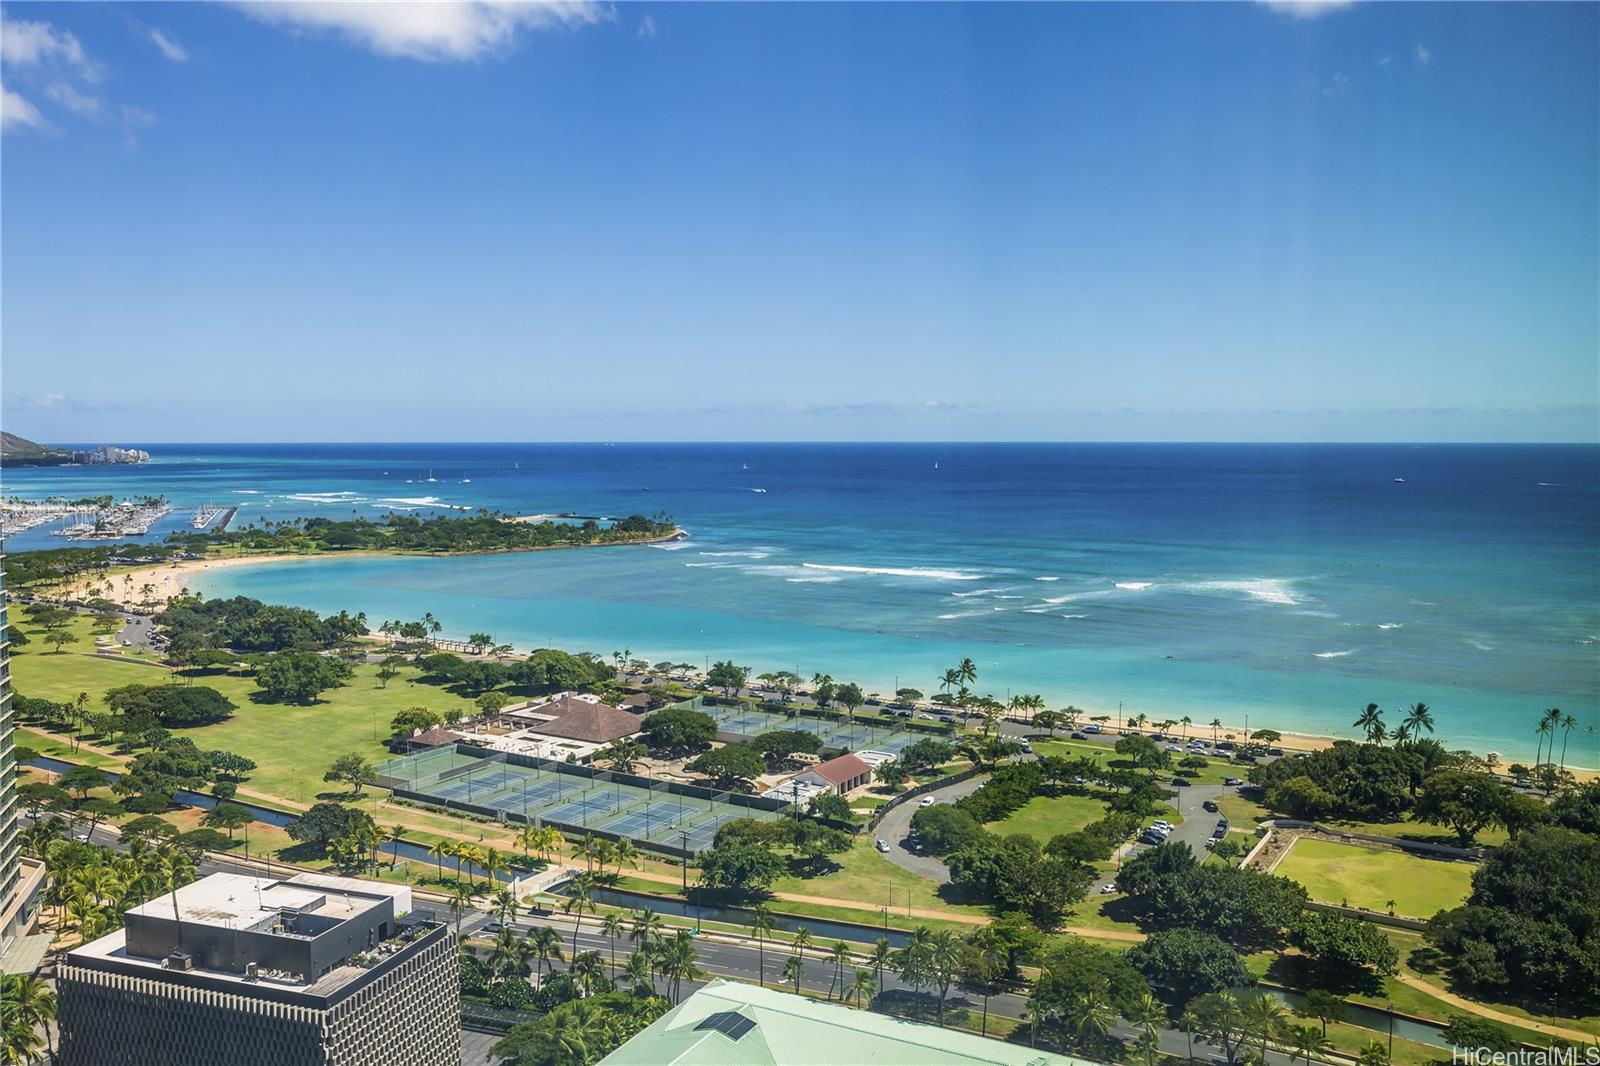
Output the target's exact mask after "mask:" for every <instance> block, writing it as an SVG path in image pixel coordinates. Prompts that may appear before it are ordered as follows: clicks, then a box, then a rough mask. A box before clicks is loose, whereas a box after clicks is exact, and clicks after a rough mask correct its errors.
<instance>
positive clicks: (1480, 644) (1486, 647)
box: [1466, 637, 1494, 651]
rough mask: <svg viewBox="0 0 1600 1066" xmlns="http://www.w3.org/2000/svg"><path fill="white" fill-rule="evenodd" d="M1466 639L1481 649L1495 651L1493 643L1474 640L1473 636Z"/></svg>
mask: <svg viewBox="0 0 1600 1066" xmlns="http://www.w3.org/2000/svg"><path fill="white" fill-rule="evenodd" d="M1466 639H1467V643H1468V644H1470V645H1472V646H1473V647H1474V648H1477V649H1478V650H1479V651H1494V645H1493V644H1485V643H1484V642H1483V641H1481V640H1473V639H1472V638H1471V637H1468V638H1466Z"/></svg>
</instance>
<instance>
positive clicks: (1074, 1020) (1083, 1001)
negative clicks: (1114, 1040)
mask: <svg viewBox="0 0 1600 1066" xmlns="http://www.w3.org/2000/svg"><path fill="white" fill-rule="evenodd" d="M1066 1022H1067V1026H1068V1028H1070V1029H1071V1031H1072V1034H1073V1037H1074V1038H1075V1040H1076V1041H1077V1042H1078V1044H1079V1046H1083V1045H1086V1044H1090V1043H1098V1042H1099V1041H1101V1040H1103V1039H1105V1035H1106V1034H1107V1033H1109V1032H1110V1031H1111V1027H1112V1026H1114V1025H1116V1024H1117V1012H1116V1011H1115V1010H1114V1009H1112V1006H1111V1004H1110V1003H1109V1002H1107V1001H1106V998H1105V996H1104V995H1103V994H1101V993H1100V991H1099V990H1097V989H1091V990H1089V991H1088V992H1085V993H1083V994H1082V995H1080V996H1075V997H1073V999H1072V1001H1071V1002H1070V1003H1069V1004H1068V1006H1067V1017H1066Z"/></svg>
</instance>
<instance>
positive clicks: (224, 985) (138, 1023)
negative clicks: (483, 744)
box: [57, 873, 461, 1066]
mask: <svg viewBox="0 0 1600 1066" xmlns="http://www.w3.org/2000/svg"><path fill="white" fill-rule="evenodd" d="M410 911H411V890H410V889H409V888H407V887H404V886H400V885H387V884H382V883H379V882H375V881H359V880H355V879H353V878H345V877H326V876H322V875H319V874H308V873H303V874H297V875H296V876H294V877H291V878H288V879H287V880H277V879H273V878H263V877H249V876H245V875H241V874H212V875H211V876H210V877H206V878H203V879H201V880H199V881H196V882H194V883H192V884H189V885H185V886H184V887H182V888H180V889H178V890H177V891H176V892H169V893H167V894H166V895H163V896H158V897H156V898H155V899H152V900H150V901H149V902H148V903H145V904H142V905H140V906H138V907H135V908H134V909H132V910H131V911H128V912H127V914H126V916H125V918H126V924H125V925H124V927H123V928H122V929H119V930H117V931H116V932H114V933H111V934H109V935H107V936H104V937H101V938H100V939H99V940H96V941H94V942H93V943H90V944H85V945H84V946H82V947H80V948H77V949H76V950H74V951H71V952H69V953H68V954H67V956H66V958H65V960H63V962H62V963H61V965H60V966H59V968H58V971H57V992H58V995H59V997H60V998H59V1006H58V1022H59V1024H60V1027H61V1053H60V1061H61V1063H62V1064H63V1066H218V1064H223V1066H315V1064H317V1063H327V1064H334V1063H337V1064H338V1066H400V1064H404V1066H456V1064H457V1063H459V1062H460V1058H461V1006H460V991H459V990H460V963H459V958H458V955H457V949H456V943H455V938H454V936H453V935H452V934H451V931H450V927H449V926H448V925H447V924H446V923H444V922H441V921H436V920H434V918H433V917H432V916H431V915H420V916H419V915H412V914H411V913H410Z"/></svg>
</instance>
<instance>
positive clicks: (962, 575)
mask: <svg viewBox="0 0 1600 1066" xmlns="http://www.w3.org/2000/svg"><path fill="white" fill-rule="evenodd" d="M800 565H801V566H803V567H805V568H806V569H807V570H827V571H831V572H833V573H839V574H877V575H881V576H883V577H915V578H925V579H927V580H929V581H976V580H978V579H979V578H980V577H982V576H983V575H982V574H969V573H967V572H966V571H964V570H941V569H937V568H935V567H931V566H842V565H824V564H822V563H801V564H800Z"/></svg>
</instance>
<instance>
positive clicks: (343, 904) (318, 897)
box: [127, 873, 411, 929]
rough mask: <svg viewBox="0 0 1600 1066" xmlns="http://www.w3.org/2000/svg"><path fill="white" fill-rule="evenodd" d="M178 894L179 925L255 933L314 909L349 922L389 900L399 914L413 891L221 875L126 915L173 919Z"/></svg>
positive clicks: (351, 881) (311, 878) (320, 878)
mask: <svg viewBox="0 0 1600 1066" xmlns="http://www.w3.org/2000/svg"><path fill="white" fill-rule="evenodd" d="M174 896H176V897H177V903H178V906H177V911H176V914H177V917H178V919H179V920H180V921H183V922H187V923H188V924H190V925H212V926H222V927H224V928H227V929H251V928H254V927H256V926H259V925H262V924H264V923H267V922H271V921H273V920H275V919H277V918H279V917H280V916H282V915H283V913H284V912H286V911H291V912H292V911H315V912H316V913H317V914H318V915H320V916H321V917H324V918H328V919H333V920H348V919H350V918H354V917H355V916H356V915H358V914H361V913H363V912H365V911H367V910H369V909H370V908H372V907H373V906H375V905H376V904H378V903H379V902H381V901H382V900H383V899H385V898H388V899H393V900H394V903H395V913H397V914H403V913H405V912H406V911H409V910H410V909H411V889H410V887H409V886H406V885H386V884H382V883H380V882H377V881H361V880H357V879H356V878H353V877H330V876H328V875H325V874H312V873H302V874H296V875H295V876H294V877H291V878H289V879H288V880H281V879H279V878H274V877H250V876H247V875H245V874H228V873H217V874H212V875H211V876H209V877H202V878H201V879H200V880H198V881H192V882H190V883H189V884H187V885H184V886H183V887H182V888H180V889H178V890H177V892H169V893H166V894H164V895H160V896H157V897H156V898H154V899H152V900H150V901H148V902H146V903H141V904H140V905H139V906H137V907H134V908H132V909H131V910H129V911H128V912H127V914H128V915H129V916H130V917H131V916H139V917H152V918H172V917H173V915H174V910H173V905H172V903H173V897H174Z"/></svg>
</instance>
